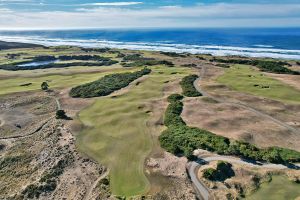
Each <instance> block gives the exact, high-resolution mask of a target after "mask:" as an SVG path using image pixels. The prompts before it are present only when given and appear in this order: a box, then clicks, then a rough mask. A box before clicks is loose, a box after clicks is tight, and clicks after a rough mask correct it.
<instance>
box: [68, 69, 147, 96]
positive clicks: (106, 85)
mask: <svg viewBox="0 0 300 200" xmlns="http://www.w3.org/2000/svg"><path fill="white" fill-rule="evenodd" d="M150 72H151V70H150V69H147V68H144V69H142V70H140V71H137V72H132V73H130V72H128V73H120V74H110V75H106V76H104V77H103V78H101V79H99V80H97V81H94V82H91V83H87V84H84V85H80V86H77V87H75V88H72V89H71V91H70V96H72V97H82V98H91V97H98V96H106V95H109V94H111V93H112V92H114V91H116V90H119V89H121V88H124V87H126V86H128V85H129V84H130V83H131V82H132V81H134V80H136V79H138V78H140V77H142V76H144V75H146V74H149V73H150Z"/></svg>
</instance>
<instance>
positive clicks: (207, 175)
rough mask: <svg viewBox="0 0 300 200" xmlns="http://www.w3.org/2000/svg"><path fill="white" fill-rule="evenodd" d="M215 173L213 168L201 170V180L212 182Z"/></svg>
mask: <svg viewBox="0 0 300 200" xmlns="http://www.w3.org/2000/svg"><path fill="white" fill-rule="evenodd" d="M216 173H217V170H215V169H214V168H207V169H204V170H203V178H205V179H207V180H214V179H215V174H216Z"/></svg>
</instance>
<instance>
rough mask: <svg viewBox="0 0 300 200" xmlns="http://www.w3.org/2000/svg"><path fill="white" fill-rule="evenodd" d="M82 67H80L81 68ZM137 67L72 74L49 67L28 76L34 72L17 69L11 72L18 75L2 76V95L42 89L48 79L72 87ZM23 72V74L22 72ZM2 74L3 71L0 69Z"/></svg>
mask: <svg viewBox="0 0 300 200" xmlns="http://www.w3.org/2000/svg"><path fill="white" fill-rule="evenodd" d="M102 68H103V69H105V67H102ZM79 69H80V68H79ZM135 70H136V69H130V68H127V69H126V68H112V67H108V68H107V70H106V71H103V72H102V71H99V72H90V73H82V72H80V71H79V72H77V73H75V72H70V74H66V75H63V74H53V73H55V71H56V69H48V70H47V73H48V74H47V73H46V74H45V73H42V72H41V71H40V70H34V71H37V72H40V73H37V74H36V75H34V76H31V77H30V76H27V75H28V72H29V73H32V71H25V72H24V71H17V72H10V74H12V75H18V76H17V77H9V78H5V79H1V78H0V95H3V94H10V93H15V92H25V91H33V90H39V89H41V83H42V82H44V81H47V82H48V84H49V86H50V88H65V87H72V86H75V85H78V84H83V83H87V82H91V81H95V80H97V79H99V78H101V77H103V76H105V75H107V74H111V73H119V72H120V73H121V72H131V71H135ZM22 73H23V76H24V77H22V76H21V74H22ZM0 74H1V71H0ZM26 83H31V85H29V86H20V85H22V84H26Z"/></svg>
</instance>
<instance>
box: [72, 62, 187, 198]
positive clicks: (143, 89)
mask: <svg viewBox="0 0 300 200" xmlns="http://www.w3.org/2000/svg"><path fill="white" fill-rule="evenodd" d="M151 69H152V73H151V74H150V75H149V76H148V77H147V79H146V80H145V81H144V82H142V83H140V84H139V85H134V86H133V87H132V88H131V89H130V90H129V91H128V92H127V93H126V94H124V95H121V96H118V97H117V98H111V97H102V98H99V99H97V100H96V102H95V103H94V104H93V105H92V106H90V107H89V108H87V109H85V110H83V111H82V112H80V114H79V117H80V120H81V121H82V122H83V124H84V125H85V126H86V128H85V129H84V130H83V131H82V132H81V133H80V134H79V136H78V139H77V145H78V147H79V149H81V150H82V151H83V152H85V153H87V154H88V155H89V156H91V157H93V158H94V159H95V160H97V161H99V162H100V163H103V164H105V165H106V166H108V167H109V169H110V178H111V189H112V192H113V194H115V195H122V196H135V195H139V194H143V193H145V192H146V191H147V190H148V189H149V183H148V180H147V179H146V177H145V175H144V169H143V166H144V160H145V157H146V156H147V155H148V154H149V153H150V151H151V149H152V144H153V141H152V137H151V134H150V133H149V127H147V123H146V122H147V121H148V120H149V118H150V115H149V114H147V113H146V111H147V110H145V109H143V108H142V106H143V105H145V104H147V102H149V101H150V100H152V99H156V98H160V97H162V95H163V93H162V90H163V87H164V84H166V81H170V80H173V79H177V78H182V77H183V76H186V75H187V74H188V73H189V72H190V71H189V70H188V69H186V68H177V67H172V68H167V67H151ZM173 72H178V73H177V74H176V75H174V74H172V73H173Z"/></svg>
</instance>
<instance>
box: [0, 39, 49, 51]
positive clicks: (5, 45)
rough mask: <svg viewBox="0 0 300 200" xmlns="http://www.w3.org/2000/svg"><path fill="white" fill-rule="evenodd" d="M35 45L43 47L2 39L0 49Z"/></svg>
mask: <svg viewBox="0 0 300 200" xmlns="http://www.w3.org/2000/svg"><path fill="white" fill-rule="evenodd" d="M34 47H43V46H42V45H37V44H27V43H18V42H4V41H0V50H5V49H17V48H34Z"/></svg>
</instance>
